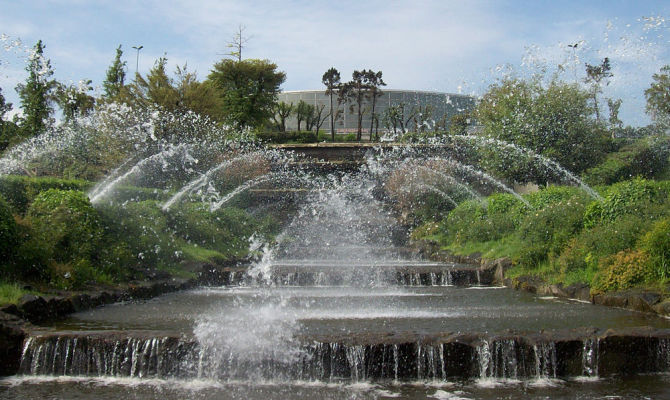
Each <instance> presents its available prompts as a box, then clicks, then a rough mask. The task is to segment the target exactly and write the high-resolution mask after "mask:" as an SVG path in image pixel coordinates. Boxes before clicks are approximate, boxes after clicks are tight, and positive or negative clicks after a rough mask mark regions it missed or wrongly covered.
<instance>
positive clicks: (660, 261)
mask: <svg viewBox="0 0 670 400" xmlns="http://www.w3.org/2000/svg"><path fill="white" fill-rule="evenodd" d="M639 247H640V248H642V249H643V250H645V251H646V252H647V253H648V254H649V256H650V261H651V265H652V270H653V271H654V275H655V277H656V278H658V279H662V280H665V279H668V278H669V277H670V218H668V217H666V218H664V219H661V220H660V221H658V222H656V223H655V224H654V226H653V227H652V229H651V230H650V231H649V232H647V233H646V234H645V235H644V236H643V237H642V238H641V239H640V243H639Z"/></svg>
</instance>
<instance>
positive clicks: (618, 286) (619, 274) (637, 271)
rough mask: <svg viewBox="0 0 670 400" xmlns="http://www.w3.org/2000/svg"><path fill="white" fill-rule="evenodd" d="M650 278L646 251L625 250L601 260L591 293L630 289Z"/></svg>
mask: <svg viewBox="0 0 670 400" xmlns="http://www.w3.org/2000/svg"><path fill="white" fill-rule="evenodd" d="M650 277H651V268H650V262H649V254H648V253H647V252H645V251H644V250H624V251H620V252H618V253H616V254H615V255H613V256H609V257H605V258H604V259H603V260H601V262H600V265H599V271H598V273H597V274H596V276H595V278H594V281H593V285H592V287H591V291H592V292H593V293H600V292H607V291H613V290H623V289H629V288H631V287H633V286H635V285H637V284H640V283H642V282H644V281H646V280H648V279H649V278H650Z"/></svg>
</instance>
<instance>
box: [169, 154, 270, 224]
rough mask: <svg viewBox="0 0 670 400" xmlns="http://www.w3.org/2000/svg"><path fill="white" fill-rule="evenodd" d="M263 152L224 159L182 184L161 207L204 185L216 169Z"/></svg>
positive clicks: (173, 202)
mask: <svg viewBox="0 0 670 400" xmlns="http://www.w3.org/2000/svg"><path fill="white" fill-rule="evenodd" d="M262 154H263V153H262V152H261V151H255V152H252V153H247V154H243V155H241V156H237V157H234V158H232V159H229V160H225V161H223V162H221V163H220V164H219V165H217V166H215V167H213V168H211V169H209V170H208V171H207V172H205V173H204V174H202V175H201V176H200V177H198V178H196V179H193V180H192V181H190V182H189V183H187V184H186V185H184V186H183V187H182V188H181V189H180V190H179V191H178V192H177V193H175V194H174V195H173V196H172V197H171V198H170V199H169V200H167V201H166V202H165V203H164V204H163V205H162V206H161V208H162V209H163V211H168V210H169V209H170V207H172V206H173V205H174V204H175V203H176V202H178V201H180V200H181V199H182V198H183V197H184V196H185V195H187V194H188V193H191V192H193V191H195V190H198V189H200V188H202V187H203V186H205V185H206V184H207V183H208V182H209V181H210V179H211V177H212V176H213V175H214V174H215V173H217V172H218V171H221V170H224V169H226V168H228V167H229V166H230V165H232V164H233V163H235V162H238V161H241V160H248V159H251V158H252V157H257V156H260V155H262Z"/></svg>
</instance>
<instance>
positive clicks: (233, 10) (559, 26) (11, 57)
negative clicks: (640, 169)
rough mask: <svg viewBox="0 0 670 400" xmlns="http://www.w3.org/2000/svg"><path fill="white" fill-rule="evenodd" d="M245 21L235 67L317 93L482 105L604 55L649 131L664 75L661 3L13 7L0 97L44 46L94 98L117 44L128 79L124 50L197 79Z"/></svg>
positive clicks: (1, 20)
mask: <svg viewBox="0 0 670 400" xmlns="http://www.w3.org/2000/svg"><path fill="white" fill-rule="evenodd" d="M650 17H651V18H650ZM666 18H667V19H668V22H666V21H665V19H666ZM240 24H241V25H243V26H245V27H246V30H245V34H246V35H248V36H249V41H248V43H247V47H246V48H245V49H244V51H243V57H244V58H266V59H269V60H271V61H273V62H275V63H276V64H277V65H278V66H279V69H280V70H282V71H285V72H286V74H287V79H286V82H285V83H284V85H283V89H284V90H301V89H321V88H322V84H321V76H322V75H323V72H324V71H325V70H327V69H328V68H330V67H331V66H334V67H336V68H337V69H338V70H339V71H340V72H341V73H342V76H343V79H348V78H349V77H350V76H351V72H352V71H353V70H354V69H363V68H366V69H368V68H371V69H373V70H381V71H383V75H384V80H385V81H386V83H387V84H388V87H389V88H394V89H418V90H434V91H445V92H454V93H458V92H460V93H466V94H475V95H481V94H483V93H484V92H485V91H486V88H487V86H488V85H489V84H491V83H492V82H495V80H496V79H498V78H500V77H501V76H504V75H505V74H509V73H515V74H517V75H522V76H525V75H528V74H531V73H534V72H538V71H541V70H547V71H548V72H547V74H551V73H555V72H556V71H562V72H561V74H562V75H561V78H562V79H564V80H567V81H574V80H575V79H581V78H582V77H583V75H584V63H585V62H588V63H591V64H595V63H599V62H600V61H601V60H602V58H604V57H609V58H610V60H611V62H612V67H613V73H614V77H613V79H612V80H611V83H610V85H609V86H608V87H607V88H606V92H605V94H604V95H605V96H606V97H616V98H622V99H623V105H622V117H623V119H624V122H626V123H628V124H633V125H640V124H646V123H648V119H647V117H646V116H645V115H644V104H645V100H644V94H643V91H644V89H645V88H647V87H649V84H650V82H651V75H652V74H653V73H655V72H658V71H659V69H660V68H661V66H663V65H665V64H670V2H668V1H644V0H630V1H617V0H606V1H586V0H578V1H571V0H562V1H556V0H553V1H542V0H529V1H511V0H510V1H493V0H492V1H471V0H460V1H448V0H436V1H430V0H427V1H421V0H413V1H393V0H385V1H364V0H358V1H348V0H339V1H319V0H311V1H307V0H304V1H302V0H294V1H289V0H284V1H241V0H240V1H227V0H204V1H198V0H155V1H134V0H132V1H131V0H114V1H106V0H105V1H102V0H100V1H96V0H33V1H30V0H21V1H7V2H4V4H3V5H2V12H1V13H0V34H3V35H4V36H3V37H2V43H0V44H2V45H3V46H4V49H0V87H1V88H2V90H3V94H4V95H5V97H7V98H8V99H9V100H10V101H12V102H13V103H15V108H18V98H17V96H16V93H15V91H14V87H15V86H16V84H17V83H18V82H20V81H23V80H24V79H25V76H26V73H25V71H24V68H25V53H26V49H27V48H30V47H32V46H33V45H34V44H35V42H37V40H39V39H42V40H43V41H44V43H45V44H46V51H45V55H46V57H48V58H49V59H50V60H51V64H52V66H53V68H54V70H55V77H56V78H57V79H58V80H60V81H61V82H77V81H79V80H81V79H84V78H86V79H92V80H93V84H94V85H95V86H97V87H99V86H100V85H101V83H102V81H103V79H104V75H105V71H106V69H107V68H108V67H109V65H110V63H111V61H112V59H113V58H114V54H115V48H116V47H117V46H118V45H119V44H120V45H122V46H123V47H122V49H123V50H124V59H125V60H126V61H127V66H128V72H129V73H130V75H131V76H132V74H133V73H134V72H135V63H136V55H137V54H136V52H135V50H134V49H132V46H140V45H142V46H144V48H143V49H142V50H141V52H140V54H139V72H140V73H146V71H148V70H149V69H150V68H151V66H152V65H153V63H154V61H155V60H156V59H157V58H158V57H160V56H162V55H164V54H166V55H167V58H168V61H169V65H170V69H171V70H174V68H175V66H176V65H184V64H185V63H188V68H189V69H190V70H195V71H197V72H198V76H199V78H200V79H204V78H205V77H206V76H207V74H208V73H209V71H210V69H211V67H212V65H213V64H214V63H215V62H216V61H217V60H219V59H221V58H222V57H224V54H225V53H226V52H228V51H229V49H227V48H226V43H227V42H229V41H230V40H231V39H232V37H233V35H234V34H235V31H236V30H237V27H238V26H239V25H240ZM17 40H20V41H21V44H20V45H19V44H18V43H17V42H16V41H17ZM574 43H579V46H578V47H577V50H576V51H574V52H573V50H572V49H571V48H569V47H567V45H568V44H574ZM558 65H561V66H562V68H561V69H559V68H558Z"/></svg>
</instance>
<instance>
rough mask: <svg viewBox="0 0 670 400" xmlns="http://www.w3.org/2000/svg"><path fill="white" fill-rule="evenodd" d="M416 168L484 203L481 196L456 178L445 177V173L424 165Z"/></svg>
mask: <svg viewBox="0 0 670 400" xmlns="http://www.w3.org/2000/svg"><path fill="white" fill-rule="evenodd" d="M418 167H419V169H421V170H423V171H426V172H428V173H431V174H433V175H437V176H438V177H440V178H441V179H443V180H445V181H447V182H449V183H450V184H453V185H456V186H457V187H459V188H461V189H463V191H465V192H466V193H467V194H469V195H470V196H471V197H473V198H475V199H477V200H479V201H480V202H484V199H483V198H482V196H481V195H480V194H479V193H477V192H475V191H474V190H473V189H471V188H470V187H469V186H468V185H466V184H464V183H462V182H459V181H457V180H456V178H454V177H453V176H451V175H447V174H445V173H444V172H442V171H435V170H432V169H430V168H428V167H426V166H424V165H419V166H418Z"/></svg>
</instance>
